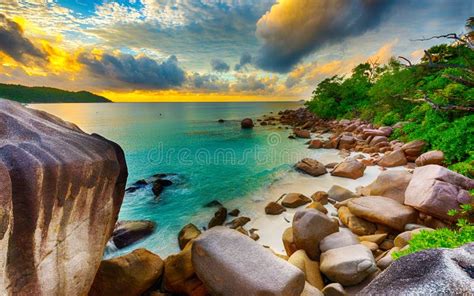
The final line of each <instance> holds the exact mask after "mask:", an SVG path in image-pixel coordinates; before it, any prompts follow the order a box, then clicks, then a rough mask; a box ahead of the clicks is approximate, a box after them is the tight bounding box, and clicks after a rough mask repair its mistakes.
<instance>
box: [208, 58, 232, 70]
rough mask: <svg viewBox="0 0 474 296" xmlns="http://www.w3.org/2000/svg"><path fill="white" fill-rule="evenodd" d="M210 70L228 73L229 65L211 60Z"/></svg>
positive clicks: (221, 61)
mask: <svg viewBox="0 0 474 296" xmlns="http://www.w3.org/2000/svg"><path fill="white" fill-rule="evenodd" d="M211 67H212V70H214V71H216V72H229V70H230V67H229V65H228V64H227V63H226V62H224V61H223V60H221V59H212V60H211Z"/></svg>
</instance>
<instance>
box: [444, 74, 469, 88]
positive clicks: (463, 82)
mask: <svg viewBox="0 0 474 296" xmlns="http://www.w3.org/2000/svg"><path fill="white" fill-rule="evenodd" d="M443 77H446V78H448V79H449V80H452V81H454V82H457V83H460V84H464V85H466V86H469V87H474V81H472V80H467V79H464V78H462V77H459V76H454V75H450V74H443Z"/></svg>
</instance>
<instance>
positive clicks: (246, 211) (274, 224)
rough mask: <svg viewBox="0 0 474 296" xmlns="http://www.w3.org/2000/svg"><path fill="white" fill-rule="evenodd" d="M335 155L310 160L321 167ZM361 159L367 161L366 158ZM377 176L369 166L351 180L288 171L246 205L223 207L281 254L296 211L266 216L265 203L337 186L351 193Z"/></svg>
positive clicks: (328, 152) (317, 153)
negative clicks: (244, 218)
mask: <svg viewBox="0 0 474 296" xmlns="http://www.w3.org/2000/svg"><path fill="white" fill-rule="evenodd" d="M339 153H340V151H339V150H336V149H315V150H314V152H313V155H312V158H314V159H317V160H318V161H320V162H322V163H324V164H328V163H331V162H341V161H342V160H343V158H341V157H340V155H339ZM357 154H362V155H364V154H363V153H358V152H354V153H352V154H351V157H352V156H354V155H357ZM365 156H366V157H368V155H366V154H365ZM390 169H392V170H403V169H405V168H404V167H396V168H390ZM381 172H382V170H381V169H380V167H379V166H369V167H367V169H366V170H365V173H364V176H363V177H361V178H359V179H357V180H353V179H348V178H341V177H333V176H331V174H329V173H328V174H325V175H322V176H319V177H312V176H309V175H306V174H303V173H299V172H297V171H290V172H288V173H287V174H286V175H285V176H284V177H282V178H281V179H280V180H278V181H277V182H275V183H273V184H272V185H270V186H269V187H267V188H264V189H262V190H261V191H260V192H258V193H256V194H254V195H253V196H252V197H251V199H249V200H247V202H244V203H243V201H242V200H238V201H232V202H230V203H227V204H226V206H228V207H229V208H232V206H234V205H235V206H236V207H238V208H239V209H240V210H241V211H242V214H241V215H243V216H249V217H250V218H252V220H251V221H250V222H249V223H248V224H247V225H246V227H245V228H246V229H251V228H255V229H258V231H257V233H258V234H259V236H260V239H259V240H258V241H257V242H258V243H260V244H262V245H264V246H268V247H270V248H271V249H273V250H274V251H275V252H277V253H280V254H285V249H284V247H283V242H282V234H283V232H284V231H285V229H286V228H288V227H291V222H292V220H293V215H294V213H295V212H296V211H297V210H298V209H287V211H286V212H284V213H282V214H280V215H276V216H272V215H266V214H265V210H264V208H265V206H266V205H267V203H268V202H270V201H276V200H277V199H278V198H279V197H280V196H282V195H283V194H285V193H291V192H296V193H302V194H304V195H306V196H308V197H309V196H311V195H312V194H313V193H315V192H316V191H326V192H327V191H328V190H329V189H330V188H331V187H332V186H333V185H339V186H342V187H345V188H347V189H349V190H351V191H353V192H355V191H356V188H357V187H359V186H366V185H368V184H370V183H371V182H373V181H374V180H375V179H376V178H377V176H378V175H379V174H380V173H381ZM234 203H235V204H234ZM242 203H243V204H242ZM304 207H306V205H305V206H302V207H300V209H301V208H304ZM325 207H326V208H327V209H328V211H329V215H333V216H334V217H337V211H336V209H335V208H334V207H333V206H332V205H331V204H327V205H326V206H325Z"/></svg>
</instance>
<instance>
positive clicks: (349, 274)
mask: <svg viewBox="0 0 474 296" xmlns="http://www.w3.org/2000/svg"><path fill="white" fill-rule="evenodd" d="M375 271H377V265H376V263H375V259H374V256H373V255H372V252H371V251H370V250H369V249H368V248H367V247H365V246H363V245H361V244H358V245H351V246H346V247H342V248H337V249H331V250H328V251H326V252H324V253H322V254H321V272H322V273H324V274H325V275H326V276H327V277H328V278H329V279H331V280H332V281H334V282H337V283H340V284H342V285H343V286H351V285H356V284H358V283H360V282H362V281H363V280H364V279H365V278H366V277H367V276H368V275H370V274H371V273H374V272H375Z"/></svg>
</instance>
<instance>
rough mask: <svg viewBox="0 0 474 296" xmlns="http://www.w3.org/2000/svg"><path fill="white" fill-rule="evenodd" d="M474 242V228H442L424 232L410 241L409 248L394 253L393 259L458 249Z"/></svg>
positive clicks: (470, 226) (467, 226) (468, 226)
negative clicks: (441, 249) (431, 251)
mask: <svg viewBox="0 0 474 296" xmlns="http://www.w3.org/2000/svg"><path fill="white" fill-rule="evenodd" d="M473 241H474V226H473V225H465V226H464V227H461V228H460V229H459V230H451V229H448V228H440V229H436V230H434V231H426V230H422V231H420V232H419V233H417V234H415V235H414V236H413V238H412V239H411V240H410V241H409V247H408V248H407V249H405V250H403V251H399V252H394V253H393V254H392V257H393V258H394V259H398V258H400V257H402V256H406V255H408V254H411V253H415V252H419V251H422V250H426V249H434V248H457V247H460V246H462V245H464V244H467V243H470V242H473Z"/></svg>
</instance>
